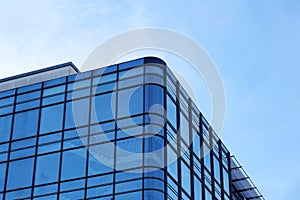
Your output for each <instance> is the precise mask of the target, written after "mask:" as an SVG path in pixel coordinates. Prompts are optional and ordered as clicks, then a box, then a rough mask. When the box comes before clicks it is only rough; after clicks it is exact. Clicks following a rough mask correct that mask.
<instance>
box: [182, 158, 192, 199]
mask: <svg viewBox="0 0 300 200" xmlns="http://www.w3.org/2000/svg"><path fill="white" fill-rule="evenodd" d="M181 173H182V174H181V181H182V187H183V189H184V190H185V191H186V192H188V194H191V174H190V169H189V168H188V167H187V166H186V164H185V163H184V162H181Z"/></svg>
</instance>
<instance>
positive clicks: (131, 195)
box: [115, 192, 142, 200]
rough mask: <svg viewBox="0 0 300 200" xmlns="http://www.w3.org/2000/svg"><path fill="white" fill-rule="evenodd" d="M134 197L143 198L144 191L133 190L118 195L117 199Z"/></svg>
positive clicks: (128, 199) (129, 199) (124, 199)
mask: <svg viewBox="0 0 300 200" xmlns="http://www.w3.org/2000/svg"><path fill="white" fill-rule="evenodd" d="M133 199H142V192H133V193H126V194H120V195H116V197H115V200H133Z"/></svg>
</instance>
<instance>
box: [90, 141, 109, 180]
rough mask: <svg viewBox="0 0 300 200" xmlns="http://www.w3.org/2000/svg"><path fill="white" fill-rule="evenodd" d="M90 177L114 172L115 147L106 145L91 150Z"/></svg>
mask: <svg viewBox="0 0 300 200" xmlns="http://www.w3.org/2000/svg"><path fill="white" fill-rule="evenodd" d="M89 153H90V154H89V162H88V163H89V164H88V175H89V176H90V175H95V174H103V173H106V172H112V171H113V167H114V145H113V143H105V144H101V145H95V146H91V147H90V148H89Z"/></svg>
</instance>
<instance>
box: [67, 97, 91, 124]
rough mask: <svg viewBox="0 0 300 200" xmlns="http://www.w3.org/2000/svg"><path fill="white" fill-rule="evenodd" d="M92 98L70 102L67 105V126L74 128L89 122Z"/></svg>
mask: <svg viewBox="0 0 300 200" xmlns="http://www.w3.org/2000/svg"><path fill="white" fill-rule="evenodd" d="M89 102H90V99H89V98H87V99H81V100H77V101H71V102H68V103H67V105H66V121H65V128H73V127H78V126H83V125H87V124H88V120H89Z"/></svg>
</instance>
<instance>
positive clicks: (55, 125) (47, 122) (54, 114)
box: [40, 104, 64, 134]
mask: <svg viewBox="0 0 300 200" xmlns="http://www.w3.org/2000/svg"><path fill="white" fill-rule="evenodd" d="M63 114H64V105H63V104H58V105H55V106H49V107H45V108H42V114H41V125H40V126H41V127H40V133H41V134H42V133H48V132H53V131H58V130H61V129H62V122H63Z"/></svg>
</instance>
